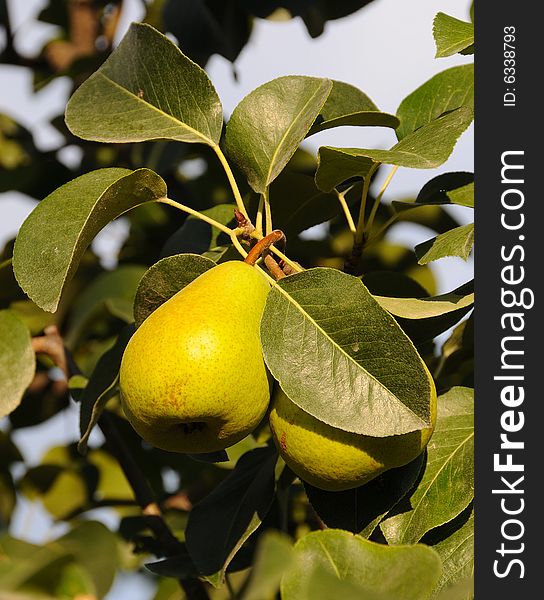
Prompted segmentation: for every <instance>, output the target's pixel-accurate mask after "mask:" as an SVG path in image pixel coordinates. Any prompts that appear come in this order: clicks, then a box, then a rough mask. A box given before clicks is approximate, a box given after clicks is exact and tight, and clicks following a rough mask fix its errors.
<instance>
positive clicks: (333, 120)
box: [308, 80, 399, 135]
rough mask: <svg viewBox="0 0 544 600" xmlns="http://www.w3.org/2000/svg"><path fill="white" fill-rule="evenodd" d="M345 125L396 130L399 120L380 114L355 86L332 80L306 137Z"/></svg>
mask: <svg viewBox="0 0 544 600" xmlns="http://www.w3.org/2000/svg"><path fill="white" fill-rule="evenodd" d="M345 125H349V126H357V127H368V126H377V127H391V128H392V129H396V128H397V127H398V125H399V120H398V118H397V117H396V116H395V115H390V114H388V113H383V112H381V111H380V110H379V108H378V107H377V106H376V105H375V104H374V102H372V100H371V99H370V98H369V97H368V96H367V95H366V94H365V93H364V92H362V91H361V90H359V89H358V88H356V87H355V86H353V85H350V84H349V83H344V82H343V81H334V80H333V82H332V89H331V92H330V94H329V96H328V98H327V100H326V102H325V104H324V105H323V108H322V109H321V111H320V113H319V116H318V117H317V119H316V121H315V123H314V124H313V125H312V127H311V129H310V131H309V132H308V135H313V134H314V133H318V132H319V131H325V130H326V129H331V128H333V127H341V126H345Z"/></svg>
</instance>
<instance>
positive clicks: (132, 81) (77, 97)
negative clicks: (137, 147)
mask: <svg viewBox="0 0 544 600" xmlns="http://www.w3.org/2000/svg"><path fill="white" fill-rule="evenodd" d="M66 124H67V125H68V128H69V129H70V131H71V132H72V133H73V134H74V135H77V136H78V137H81V138H83V139H86V140H92V141H96V142H115V143H118V142H143V141H145V140H157V139H170V140H176V141H179V142H200V143H204V144H208V145H210V146H215V145H217V144H218V143H219V138H220V136H221V128H222V126H223V111H222V108H221V103H220V101H219V97H218V96H217V92H216V91H215V89H214V87H213V85H212V83H211V81H210V80H209V79H208V76H207V75H206V73H205V72H204V71H203V70H202V69H201V68H200V67H199V66H198V65H197V64H195V63H194V62H192V61H191V60H190V59H188V58H187V57H186V56H184V55H183V54H182V52H181V51H180V50H179V48H178V47H177V46H176V45H175V44H174V43H173V42H171V41H170V40H169V39H168V38H167V37H165V36H164V35H162V34H161V33H159V32H158V31H157V30H156V29H154V28H153V27H151V26H150V25H145V24H142V23H133V24H132V25H131V26H130V29H129V31H128V33H127V34H126V35H125V37H124V38H123V40H122V41H121V43H120V44H119V46H118V47H117V48H116V50H115V51H114V52H113V53H112V54H111V56H110V57H109V58H108V60H106V62H105V63H104V64H103V65H102V66H101V67H100V69H98V71H96V73H94V74H93V75H91V77H89V79H87V80H86V81H85V82H84V83H83V85H81V86H80V87H79V88H78V89H77V91H76V92H75V93H74V95H73V96H72V97H71V99H70V101H69V102H68V106H67V107H66Z"/></svg>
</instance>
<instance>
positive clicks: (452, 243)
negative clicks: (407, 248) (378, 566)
mask: <svg viewBox="0 0 544 600" xmlns="http://www.w3.org/2000/svg"><path fill="white" fill-rule="evenodd" d="M473 245H474V223H469V224H468V225H461V226H460V227H456V228H455V229H451V230H450V231H446V233H441V234H440V235H437V236H436V237H434V238H432V239H430V240H427V241H426V242H423V243H421V244H418V245H417V246H416V247H415V253H416V256H417V257H418V259H419V260H418V262H419V264H420V265H426V264H427V263H430V262H433V261H434V260H439V259H440V258H444V257H446V256H459V257H460V258H462V259H463V260H467V259H468V257H469V255H470V253H471V251H472V246H473Z"/></svg>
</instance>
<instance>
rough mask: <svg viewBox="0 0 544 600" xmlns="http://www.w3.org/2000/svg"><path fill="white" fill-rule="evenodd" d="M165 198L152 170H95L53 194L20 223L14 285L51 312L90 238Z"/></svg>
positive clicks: (15, 257)
mask: <svg viewBox="0 0 544 600" xmlns="http://www.w3.org/2000/svg"><path fill="white" fill-rule="evenodd" d="M165 195H166V185H165V183H164V181H163V180H162V179H161V178H160V177H159V176H158V175H157V174H156V173H154V172H153V171H150V170H148V169H138V170H137V171H129V170H128V169H99V170H98V171H92V172H91V173H87V174H86V175H82V176H81V177H78V178H76V179H74V180H72V181H70V182H69V183H66V184H65V185H63V186H62V187H60V188H58V189H57V190H55V191H54V192H53V193H52V194H51V195H49V196H48V197H47V198H45V200H42V202H40V204H38V206H37V207H36V208H35V209H34V210H33V211H32V212H31V213H30V215H29V217H28V218H27V219H26V221H25V222H24V223H23V225H22V227H21V229H20V230H19V234H18V235H17V240H16V241H15V248H14V252H13V268H14V271H15V276H16V277H17V281H18V282H19V285H20V286H21V287H22V288H23V290H24V291H25V292H26V293H27V294H28V296H29V297H30V298H31V299H32V300H33V301H34V302H35V303H36V304H37V305H38V306H39V307H40V308H43V309H44V310H47V311H50V312H55V310H56V309H57V306H58V303H59V300H60V296H61V294H62V290H63V289H64V286H65V285H66V283H68V281H70V279H71V278H72V277H73V275H74V273H75V271H76V269H77V267H78V265H79V261H80V260H81V257H82V256H83V253H84V252H85V250H86V249H87V247H88V246H89V244H90V243H91V241H92V240H93V238H94V237H95V235H96V234H97V233H98V232H99V231H100V230H101V229H102V228H103V227H104V226H105V225H107V224H108V223H109V222H110V221H112V220H113V219H116V218H117V217H119V216H120V215H122V214H123V213H125V212H126V211H128V210H130V209H131V208H134V207H135V206H138V205H140V204H143V203H144V202H150V201H153V200H157V199H159V198H161V197H164V196H165Z"/></svg>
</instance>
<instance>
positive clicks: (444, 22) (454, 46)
mask: <svg viewBox="0 0 544 600" xmlns="http://www.w3.org/2000/svg"><path fill="white" fill-rule="evenodd" d="M433 37H434V41H435V44H436V58H444V57H446V56H452V54H456V53H457V52H461V53H462V54H474V23H467V22H465V21H461V20H459V19H456V18H455V17H452V16H450V15H446V14H445V13H443V12H439V13H437V15H436V17H435V18H434V21H433Z"/></svg>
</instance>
